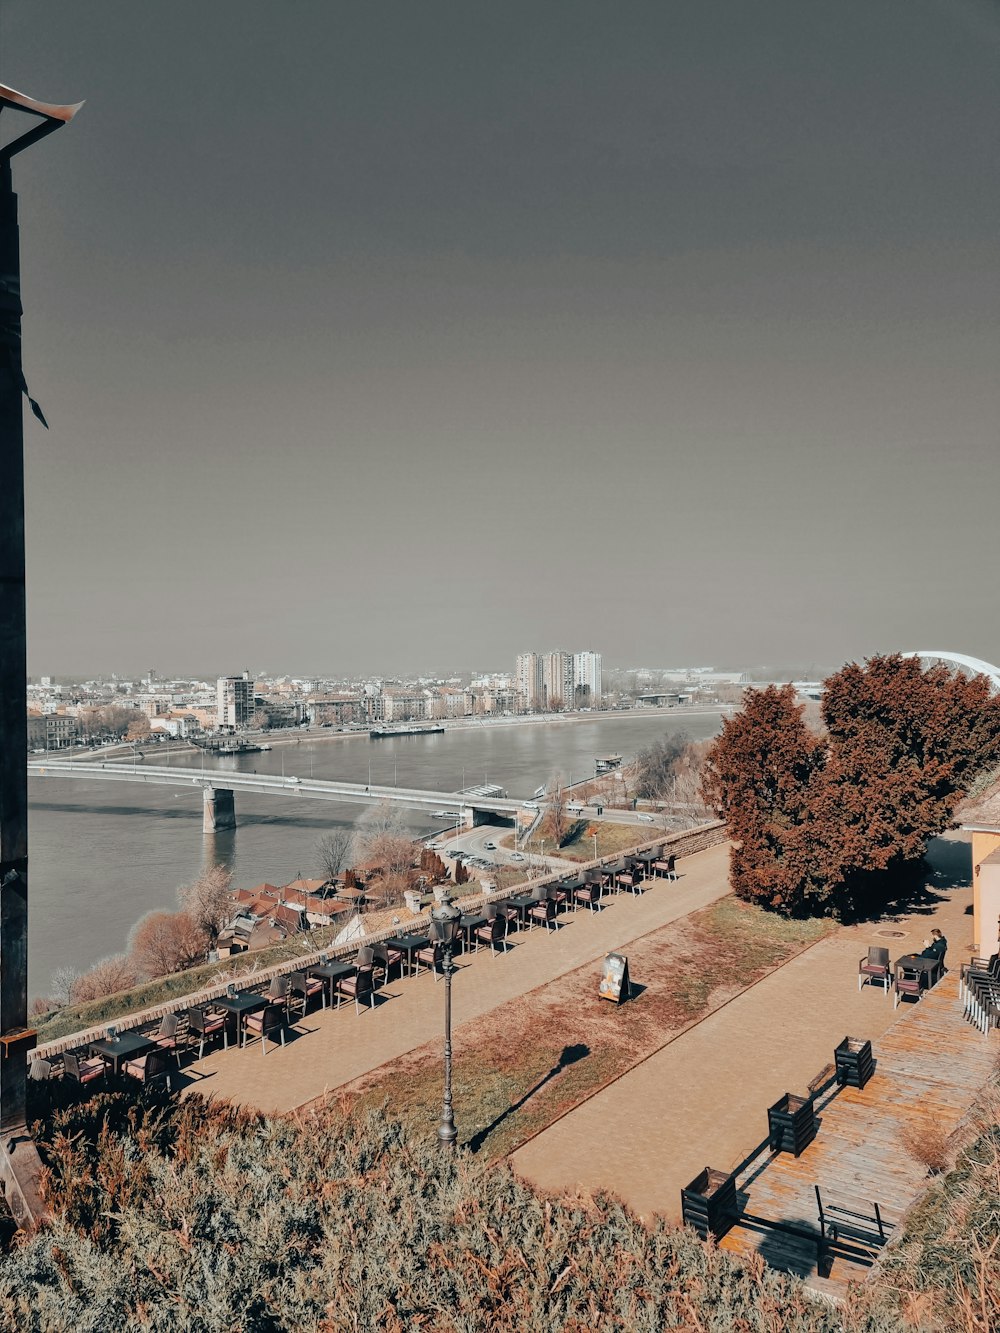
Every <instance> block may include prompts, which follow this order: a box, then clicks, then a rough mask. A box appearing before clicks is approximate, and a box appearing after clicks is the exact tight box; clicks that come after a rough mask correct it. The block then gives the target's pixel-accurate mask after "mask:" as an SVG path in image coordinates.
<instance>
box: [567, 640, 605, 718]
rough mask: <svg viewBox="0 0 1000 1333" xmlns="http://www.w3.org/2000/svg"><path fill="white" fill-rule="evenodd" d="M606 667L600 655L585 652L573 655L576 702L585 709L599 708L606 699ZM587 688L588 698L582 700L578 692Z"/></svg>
mask: <svg viewBox="0 0 1000 1333" xmlns="http://www.w3.org/2000/svg"><path fill="white" fill-rule="evenodd" d="M603 674H604V665H603V661H602V658H601V654H600V653H592V652H583V653H574V654H573V690H574V696H576V702H577V703H580V704H581V705H582V706H583V707H584V708H586V707H598V706H599V705H600V702H601V700H602V699H603V697H604V686H603ZM581 686H583V687H585V688H586V697H585V699H584V698H581V697H579V696H578V695H577V691H580V693H581V694H582V691H581Z"/></svg>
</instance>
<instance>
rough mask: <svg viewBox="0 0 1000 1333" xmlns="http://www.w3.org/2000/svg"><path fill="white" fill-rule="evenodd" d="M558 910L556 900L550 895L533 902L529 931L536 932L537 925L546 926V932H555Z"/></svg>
mask: <svg viewBox="0 0 1000 1333" xmlns="http://www.w3.org/2000/svg"><path fill="white" fill-rule="evenodd" d="M556 910H557V905H556V900H555V899H554V898H550V897H548V895H546V896H545V897H544V898H541V899H539V900H538V901H536V902H533V903H532V904H531V906H530V907H529V908H528V920H529V922H530V925H529V930H534V929H535V926H536V925H544V927H545V929H546V930H555V929H556Z"/></svg>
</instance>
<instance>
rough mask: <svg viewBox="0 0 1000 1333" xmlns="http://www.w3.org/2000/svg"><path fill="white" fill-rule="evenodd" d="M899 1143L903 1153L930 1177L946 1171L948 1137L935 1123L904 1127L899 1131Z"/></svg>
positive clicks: (925, 1121) (926, 1121) (931, 1121)
mask: <svg viewBox="0 0 1000 1333" xmlns="http://www.w3.org/2000/svg"><path fill="white" fill-rule="evenodd" d="M899 1141H900V1143H901V1144H902V1146H903V1151H904V1152H905V1153H906V1154H907V1155H908V1156H909V1157H912V1158H913V1160H914V1161H915V1162H919V1163H920V1165H921V1166H926V1168H927V1170H928V1171H929V1172H930V1173H931V1175H935V1176H937V1175H940V1174H941V1172H942V1171H946V1170H947V1169H948V1161H949V1157H950V1154H949V1151H948V1135H947V1134H946V1133H945V1132H944V1130H943V1129H942V1128H941V1126H940V1125H938V1124H937V1123H936V1122H935V1121H933V1120H923V1121H921V1122H920V1123H919V1124H915V1125H904V1126H903V1127H902V1128H901V1129H900V1131H899Z"/></svg>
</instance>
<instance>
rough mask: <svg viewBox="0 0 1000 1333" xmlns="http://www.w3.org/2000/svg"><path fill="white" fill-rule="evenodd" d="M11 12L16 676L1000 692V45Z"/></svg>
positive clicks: (901, 38) (930, 20) (784, 30)
mask: <svg viewBox="0 0 1000 1333" xmlns="http://www.w3.org/2000/svg"><path fill="white" fill-rule="evenodd" d="M997 13H998V11H997V9H996V7H995V6H994V5H992V4H988V3H982V4H978V3H962V0H939V2H937V3H932V2H931V0H895V2H890V0H885V2H884V3H881V2H880V0H858V2H857V3H844V2H843V0H838V2H837V3H835V4H834V3H830V0H823V2H822V3H820V2H819V0H816V2H813V0H763V2H762V3H757V4H748V3H746V0H731V2H729V3H717V2H715V0H698V2H697V3H695V2H694V0H683V2H681V0H675V2H672V3H671V2H669V0H655V2H653V3H629V2H628V0H626V2H625V3H621V4H610V3H602V4H591V3H586V2H582V0H565V2H563V3H553V2H552V0H542V2H541V3H539V2H538V0H535V2H534V3H532V4H521V3H509V2H505V3H502V4H497V3H495V2H494V3H489V4H486V3H474V2H473V3H470V2H469V0H456V2H455V3H451V4H439V3H428V2H427V0H422V2H421V3H412V0H399V2H398V3H379V2H378V0H366V2H365V3H363V4H358V3H352V4H341V3H334V2H331V0H293V2H291V3H275V0H271V2H270V3H262V2H261V0H240V2H239V3H235V2H233V0H211V3H205V0H200V2H199V3H192V2H191V0H170V3H169V4H168V3H158V4H156V3H145V4H136V3H134V0H88V3H86V4H81V3H79V0H73V2H72V3H70V2H69V0H64V2H61V3H53V2H51V0H50V2H49V3H45V4H42V5H40V4H37V3H28V2H27V0H2V3H0V81H3V82H5V83H8V84H11V85H13V86H14V87H16V88H20V89H22V90H23V91H26V92H28V93H31V94H32V95H35V96H39V97H43V98H47V99H52V100H59V101H63V100H65V101H76V100H78V99H80V98H86V99H87V105H86V107H85V108H84V110H83V111H82V112H81V114H80V116H79V117H78V119H77V121H76V122H75V123H74V124H73V125H71V126H70V127H68V128H67V129H64V130H61V131H60V132H59V133H58V134H57V135H55V136H54V137H53V138H51V139H49V140H47V141H46V142H44V143H42V144H40V145H38V146H36V147H35V148H34V149H32V150H31V151H30V152H29V153H27V154H26V155H25V156H24V157H22V158H21V159H19V161H18V166H17V169H16V178H15V181H16V186H17V189H18V192H19V195H20V201H21V226H22V252H23V253H22V267H23V290H24V299H25V305H26V309H27V314H26V319H25V340H24V343H25V368H26V371H27V376H28V381H29V383H30V385H31V387H32V392H33V393H34V395H35V396H36V397H37V398H39V399H40V401H41V403H42V405H43V407H44V409H45V411H46V413H47V415H48V417H49V420H50V423H51V427H52V429H51V431H50V432H49V433H48V434H46V433H45V432H44V431H43V430H41V428H39V427H37V426H36V425H35V424H34V423H33V422H31V420H30V419H29V421H28V422H27V424H26V449H27V459H28V473H27V475H28V518H29V538H28V543H29V544H28V557H29V658H30V661H29V665H30V669H31V670H32V672H34V673H39V672H54V673H62V672H92V671H95V672H96V671H109V670H113V669H116V668H117V669H121V670H124V671H136V670H139V669H140V668H145V667H147V666H150V665H152V666H155V667H157V669H158V670H160V671H161V672H172V671H183V670H194V671H204V672H211V671H216V670H219V671H221V670H229V669H238V668H241V667H242V666H243V665H244V664H247V665H250V666H251V667H253V668H255V669H261V670H265V669H270V670H272V671H277V670H279V669H282V670H290V671H297V672H332V673H337V672H354V671H373V672H374V671H382V672H393V671H396V670H402V669H406V668H412V669H414V670H421V669H426V670H433V669H441V668H446V667H452V666H454V667H487V666H507V665H509V664H511V663H512V658H513V654H514V653H515V652H516V651H518V650H519V649H523V648H529V647H537V648H540V649H544V648H548V647H556V646H564V647H570V648H572V647H584V646H589V647H594V648H597V649H600V650H602V651H603V652H604V654H605V657H606V660H607V661H608V662H609V663H622V662H629V663H644V664H650V665H658V664H678V663H684V662H698V663H709V662H715V663H717V664H719V665H723V664H753V663H763V662H780V661H794V662H817V663H821V664H831V665H837V664H839V663H840V662H841V661H843V660H844V659H845V658H848V657H855V656H858V655H863V654H867V653H870V652H874V651H882V650H891V649H895V648H907V647H910V648H924V647H931V648H934V647H948V648H952V649H956V650H959V651H965V652H970V653H974V654H977V655H980V656H983V657H986V658H988V659H990V660H992V661H994V662H995V661H997V660H998V658H1000V628H998V622H997V618H996V615H995V609H996V590H995V587H996V575H997V517H996V515H997V493H998V491H997V485H996V482H997V476H998V461H1000V448H998V420H1000V413H998V408H1000V401H998V400H1000V377H998V374H997V367H998V343H1000V336H998V334H1000V299H998V298H1000V281H998V279H1000V248H998V239H1000V238H998V219H1000V184H998V173H997V145H998V137H1000V136H998V130H1000V103H998V96H997V92H998V77H997V75H998V63H1000V20H998V17H997Z"/></svg>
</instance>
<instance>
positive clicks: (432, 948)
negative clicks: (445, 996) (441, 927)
mask: <svg viewBox="0 0 1000 1333" xmlns="http://www.w3.org/2000/svg"><path fill="white" fill-rule="evenodd" d="M443 953H444V951H443V949H442V947H441V941H440V940H432V941H431V943H430V944H425V945H424V947H423V948H422V949H414V951H413V958H414V962H415V963H416V967H415V969H414V973H413V975H414V976H419V975H420V964H421V963H423V964H424V966H425V967H429V968H430V969H431V971H432V972H433V973H434V980H435V981H440V980H441V978H442V977H443V976H444V973H443V972H442V971H441V960H442V957H443Z"/></svg>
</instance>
